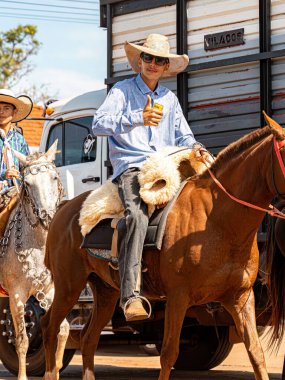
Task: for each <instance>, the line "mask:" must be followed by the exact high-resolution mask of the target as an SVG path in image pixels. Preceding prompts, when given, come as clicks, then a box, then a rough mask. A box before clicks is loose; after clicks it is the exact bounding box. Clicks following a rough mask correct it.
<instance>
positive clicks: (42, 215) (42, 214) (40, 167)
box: [21, 161, 63, 229]
mask: <svg viewBox="0 0 285 380" xmlns="http://www.w3.org/2000/svg"><path fill="white" fill-rule="evenodd" d="M48 170H52V171H54V172H55V173H56V174H57V176H58V180H57V186H58V190H59V191H58V198H57V200H56V203H55V208H54V209H53V210H46V209H44V208H39V207H37V206H36V205H35V202H34V200H33V198H32V197H31V195H30V193H29V189H28V186H27V184H26V182H25V177H26V176H27V175H29V174H32V175H37V174H38V173H41V172H45V171H48ZM21 174H22V182H23V186H22V187H23V190H22V194H23V195H22V197H23V199H25V201H26V202H27V203H28V204H30V206H31V208H32V211H33V214H34V215H35V216H36V220H37V221H36V223H32V222H31V221H30V220H29V218H28V213H27V210H26V209H25V207H23V208H24V210H25V214H26V217H27V219H28V221H29V224H30V225H31V227H35V226H36V225H37V224H38V223H39V222H40V223H41V224H42V226H43V227H44V228H45V229H47V228H48V225H49V223H50V221H51V219H52V217H51V215H50V214H51V212H52V213H53V212H54V211H55V210H56V209H57V207H58V205H59V203H60V201H61V198H62V196H63V186H62V184H61V181H60V179H59V175H58V172H57V170H56V166H55V165H54V164H53V163H51V162H49V161H42V162H40V163H37V164H31V165H29V166H25V167H24V168H23V169H22V170H21Z"/></svg>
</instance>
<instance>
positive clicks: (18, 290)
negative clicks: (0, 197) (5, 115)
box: [0, 142, 69, 380]
mask: <svg viewBox="0 0 285 380" xmlns="http://www.w3.org/2000/svg"><path fill="white" fill-rule="evenodd" d="M56 148H57V142H56V143H55V144H53V146H52V147H51V148H50V149H49V150H48V152H47V153H45V154H39V153H35V154H33V155H30V156H28V157H27V158H26V159H25V160H23V159H22V161H23V162H22V165H23V169H22V171H21V172H22V177H23V186H22V188H21V190H20V194H19V200H18V202H17V205H16V207H15V208H14V210H13V211H12V213H11V215H10V219H9V221H8V224H7V227H6V231H5V234H4V237H3V238H2V241H1V245H0V284H1V286H2V287H3V288H4V289H5V290H6V291H7V293H8V294H9V302H10V310H11V315H12V319H13V323H14V328H15V336H16V339H15V347H16V352H17V355H18V359H19V372H18V379H20V380H26V379H27V374H26V355H27V350H28V346H29V339H28V336H27V331H26V326H25V318H24V315H25V303H26V302H27V300H28V299H29V297H30V296H31V295H33V296H35V297H36V299H37V300H38V301H39V304H40V306H41V307H42V308H43V309H45V310H47V309H48V308H49V306H50V304H51V302H52V299H53V296H54V288H53V283H52V279H51V275H50V272H49V271H48V270H47V269H46V267H45V265H44V255H45V243H46V238H47V231H48V226H49V223H50V221H51V219H52V217H53V216H54V214H55V211H56V209H57V207H58V205H59V203H60V201H61V199H62V195H63V188H62V185H61V181H60V178H59V175H58V172H57V170H56V167H55V165H54V163H53V160H54V158H55V153H56ZM68 333H69V325H68V323H67V321H64V323H63V325H62V326H61V330H60V333H59V336H58V338H59V339H58V342H59V344H58V350H57V366H58V370H59V369H60V368H61V366H62V358H63V352H64V347H65V343H66V339H67V337H68Z"/></svg>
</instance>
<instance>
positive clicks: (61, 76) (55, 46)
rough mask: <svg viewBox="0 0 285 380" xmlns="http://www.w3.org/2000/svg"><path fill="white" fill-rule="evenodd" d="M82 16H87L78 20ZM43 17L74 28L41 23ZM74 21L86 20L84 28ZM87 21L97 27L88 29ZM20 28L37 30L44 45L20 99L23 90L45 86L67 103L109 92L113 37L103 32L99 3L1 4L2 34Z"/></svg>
mask: <svg viewBox="0 0 285 380" xmlns="http://www.w3.org/2000/svg"><path fill="white" fill-rule="evenodd" d="M44 4H48V5H53V6H45V5H44ZM72 7H74V8H72ZM19 8H22V9H25V10H19ZM75 8H81V9H82V8H88V9H89V10H87V11H84V10H80V9H75ZM93 9H94V11H93ZM61 12H70V13H61ZM80 13H87V15H81V16H78V15H80ZM9 14H11V15H12V14H13V17H10V16H9ZM22 15H25V16H22ZM34 15H35V16H34ZM27 17H29V18H27ZM40 17H41V18H44V17H46V18H49V19H54V18H56V17H61V19H62V18H64V19H65V20H68V22H59V21H46V20H40V19H39V18H40ZM72 18H73V19H75V18H77V19H80V21H81V23H75V22H74V21H72V20H71V19H72ZM86 19H88V20H92V22H94V23H93V24H91V23H90V24H87V23H86V21H84V20H86ZM88 22H89V21H88ZM19 24H22V25H25V24H34V25H37V27H38V32H37V36H36V37H37V39H38V40H39V41H40V42H41V43H42V45H41V47H40V50H39V53H38V54H37V55H36V56H32V57H31V60H30V62H31V63H32V64H33V65H34V70H33V71H32V72H31V73H30V74H28V75H27V76H26V77H25V78H24V79H23V80H22V81H21V82H20V83H19V84H18V85H17V86H15V87H14V88H13V90H14V92H16V93H18V94H19V93H20V92H21V89H23V88H25V89H26V88H29V87H31V86H32V85H36V86H37V87H39V86H41V85H45V86H46V88H47V89H48V92H49V95H50V96H51V97H55V98H56V99H63V98H69V97H72V96H75V95H79V94H82V93H84V92H87V91H91V90H96V89H101V88H104V87H105V84H104V80H105V78H106V73H107V69H106V67H107V32H106V30H105V29H103V28H100V27H99V0H93V1H80V0H78V1H76V0H67V1H65V0H50V1H49V2H46V1H45V0H16V1H15V0H14V1H10V0H5V1H2V0H1V1H0V31H1V32H2V31H7V30H9V29H11V28H15V27H16V26H17V25H19ZM27 95H28V94H27Z"/></svg>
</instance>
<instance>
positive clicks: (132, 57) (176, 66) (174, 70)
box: [124, 34, 189, 77]
mask: <svg viewBox="0 0 285 380" xmlns="http://www.w3.org/2000/svg"><path fill="white" fill-rule="evenodd" d="M124 47H125V52H126V55H127V58H128V61H129V64H130V65H131V67H132V69H133V70H134V71H135V72H136V73H140V71H141V68H140V66H139V64H138V62H139V57H140V54H141V52H144V53H148V54H152V55H155V56H158V57H165V58H169V69H168V70H167V71H165V72H164V73H163V76H164V77H166V76H169V77H170V76H174V75H177V74H178V73H180V72H181V71H183V70H184V69H185V68H186V67H187V65H188V63H189V57H188V55H186V54H183V55H177V54H171V53H170V46H169V42H168V38H167V37H166V36H163V35H162V34H150V35H149V36H148V37H147V39H146V41H145V43H144V44H143V45H136V44H133V43H131V42H128V41H126V42H125V45H124Z"/></svg>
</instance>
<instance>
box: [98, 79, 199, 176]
mask: <svg viewBox="0 0 285 380" xmlns="http://www.w3.org/2000/svg"><path fill="white" fill-rule="evenodd" d="M147 95H150V96H151V99H152V104H153V103H154V102H156V103H159V104H162V105H163V117H162V119H161V121H160V122H159V124H158V126H157V127H151V126H144V123H143V115H142V113H143V109H144V107H145V105H146V102H147ZM92 128H93V133H94V134H95V135H107V136H109V137H108V141H109V148H110V152H109V154H110V160H111V163H112V166H113V169H114V174H113V178H116V177H117V176H118V175H120V174H121V173H122V172H123V171H125V170H126V169H128V168H130V167H138V168H139V167H140V166H141V165H142V164H143V162H144V161H145V159H146V158H147V157H148V156H150V155H151V154H152V153H155V152H156V151H157V150H159V149H161V148H163V147H166V146H174V145H177V146H187V147H190V148H191V147H192V145H193V144H194V143H195V142H196V140H195V138H194V136H193V133H192V131H191V129H190V127H189V125H188V123H187V121H186V119H185V117H184V115H183V112H182V109H181V106H180V104H179V102H178V99H177V97H176V95H175V94H174V93H173V92H172V91H170V90H169V89H167V88H166V87H164V86H161V85H160V84H158V85H157V87H156V89H155V90H154V91H151V90H150V89H149V87H148V86H147V85H146V83H145V82H144V81H143V79H142V78H141V75H140V74H139V75H137V76H136V77H134V78H131V79H126V80H123V81H121V82H118V83H117V84H116V85H115V86H114V87H113V88H112V89H111V91H110V92H109V94H108V96H107V97H106V99H105V101H104V103H103V104H102V106H101V107H100V108H99V109H98V111H96V112H95V115H94V120H93V126H92Z"/></svg>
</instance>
